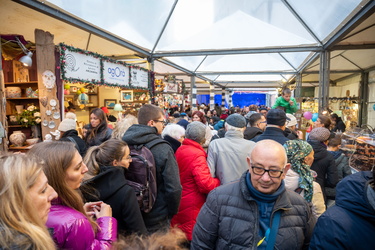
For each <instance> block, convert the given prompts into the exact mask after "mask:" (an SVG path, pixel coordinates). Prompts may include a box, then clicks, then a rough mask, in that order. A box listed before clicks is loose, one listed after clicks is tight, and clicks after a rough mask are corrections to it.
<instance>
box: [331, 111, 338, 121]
mask: <svg viewBox="0 0 375 250" xmlns="http://www.w3.org/2000/svg"><path fill="white" fill-rule="evenodd" d="M331 118H332V119H333V120H337V119H338V118H339V116H338V115H337V114H336V113H332V114H331Z"/></svg>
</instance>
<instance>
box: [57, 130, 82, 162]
mask: <svg viewBox="0 0 375 250" xmlns="http://www.w3.org/2000/svg"><path fill="white" fill-rule="evenodd" d="M68 137H70V138H72V139H73V140H74V141H75V146H76V148H77V150H78V152H79V154H80V155H81V156H82V157H84V156H85V154H86V151H87V146H86V143H85V141H84V140H82V139H81V137H79V136H78V132H77V130H75V129H71V130H68V131H65V132H64V134H63V135H62V136H61V138H60V141H70V142H71V140H70V139H69V138H68Z"/></svg>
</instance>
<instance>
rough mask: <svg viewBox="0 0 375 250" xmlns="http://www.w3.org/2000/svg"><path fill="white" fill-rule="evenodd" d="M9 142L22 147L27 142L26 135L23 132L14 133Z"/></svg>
mask: <svg viewBox="0 0 375 250" xmlns="http://www.w3.org/2000/svg"><path fill="white" fill-rule="evenodd" d="M9 141H10V142H11V143H12V144H13V145H14V146H16V147H22V146H23V144H24V143H25V141H26V135H25V134H24V133H22V131H20V130H18V131H13V134H11V135H10V136H9Z"/></svg>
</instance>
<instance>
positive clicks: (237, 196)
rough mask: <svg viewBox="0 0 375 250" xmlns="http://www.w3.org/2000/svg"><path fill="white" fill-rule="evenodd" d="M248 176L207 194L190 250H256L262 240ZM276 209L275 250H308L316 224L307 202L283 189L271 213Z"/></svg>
mask: <svg viewBox="0 0 375 250" xmlns="http://www.w3.org/2000/svg"><path fill="white" fill-rule="evenodd" d="M247 173H248V171H246V172H245V173H244V174H243V175H242V177H241V179H240V180H238V181H236V182H233V183H230V184H228V185H224V186H220V187H218V188H216V189H214V190H213V191H211V193H210V194H209V195H208V197H207V201H206V203H205V204H204V205H203V207H202V209H201V211H200V213H199V215H198V219H197V223H196V225H195V227H194V232H193V241H192V244H191V249H220V250H222V249H256V248H257V243H258V242H259V240H260V239H261V238H260V236H259V235H258V231H259V211H258V205H257V203H256V201H255V200H254V199H253V198H252V197H251V195H250V192H249V189H248V187H247V185H246V179H245V178H246V174H247ZM277 210H282V214H281V219H280V225H279V230H278V233H277V236H276V242H275V249H307V248H308V247H309V242H310V238H311V234H312V231H313V228H314V225H315V222H316V221H315V218H314V216H313V215H312V213H311V209H310V207H309V205H308V204H307V203H306V201H305V200H304V199H303V198H302V197H301V196H299V195H298V194H297V193H295V192H292V191H288V190H285V191H284V192H282V193H281V195H280V196H279V198H278V199H277V200H276V202H275V205H274V208H273V211H272V214H274V212H275V211H277ZM271 221H272V218H271Z"/></svg>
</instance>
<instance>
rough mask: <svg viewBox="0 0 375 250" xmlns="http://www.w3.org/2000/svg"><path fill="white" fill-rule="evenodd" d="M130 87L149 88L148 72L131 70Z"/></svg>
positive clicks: (137, 69)
mask: <svg viewBox="0 0 375 250" xmlns="http://www.w3.org/2000/svg"><path fill="white" fill-rule="evenodd" d="M130 85H131V87H133V88H146V89H147V88H148V71H145V70H142V69H139V68H130Z"/></svg>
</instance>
